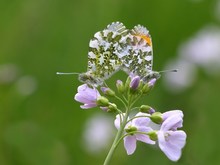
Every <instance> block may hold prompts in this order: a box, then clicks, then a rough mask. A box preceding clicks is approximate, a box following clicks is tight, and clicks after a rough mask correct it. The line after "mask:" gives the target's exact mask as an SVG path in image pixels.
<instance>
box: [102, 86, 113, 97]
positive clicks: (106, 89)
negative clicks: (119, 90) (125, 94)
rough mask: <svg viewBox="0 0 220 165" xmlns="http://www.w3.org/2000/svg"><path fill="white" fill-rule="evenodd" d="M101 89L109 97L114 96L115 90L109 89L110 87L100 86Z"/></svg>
mask: <svg viewBox="0 0 220 165" xmlns="http://www.w3.org/2000/svg"><path fill="white" fill-rule="evenodd" d="M101 91H102V92H103V93H104V94H105V95H106V96H111V97H114V96H115V92H114V91H113V90H111V89H110V88H106V87H101Z"/></svg>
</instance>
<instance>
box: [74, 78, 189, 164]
mask: <svg viewBox="0 0 220 165" xmlns="http://www.w3.org/2000/svg"><path fill="white" fill-rule="evenodd" d="M155 83H156V79H155V78H153V79H151V80H149V81H148V82H145V81H142V79H141V78H140V77H139V76H129V77H128V78H127V80H126V82H125V83H124V82H122V81H121V80H118V81H117V82H116V88H117V91H118V92H117V93H118V94H120V97H119V96H117V94H116V92H115V91H113V90H112V89H110V88H108V87H101V88H100V90H101V91H102V93H103V96H102V95H101V94H100V93H101V92H99V91H98V89H96V88H95V87H91V86H89V85H87V84H83V85H81V86H79V87H78V93H77V94H76V95H75V100H76V101H78V102H81V103H83V104H84V105H81V108H82V109H88V108H93V107H100V108H101V109H102V110H103V111H106V112H112V113H116V119H115V121H114V125H115V127H116V128H117V129H118V133H117V135H116V138H115V140H114V142H113V144H112V147H111V149H110V151H109V154H108V155H107V158H106V161H105V163H104V164H108V163H107V162H108V161H109V160H110V158H111V157H112V154H113V152H114V150H115V149H116V147H117V145H118V143H119V142H120V141H121V140H122V139H123V140H124V147H125V150H126V152H127V154H128V155H131V154H133V153H134V152H135V150H136V142H137V141H141V142H144V143H146V144H150V145H155V144H158V146H159V148H160V149H161V150H162V151H163V152H164V154H165V155H166V156H167V157H168V158H169V159H170V160H172V161H177V160H179V158H180V157H181V153H182V148H183V147H184V146H185V143H186V133H185V132H184V131H182V130H178V129H179V128H181V127H182V126H183V112H182V111H181V110H171V111H167V112H165V113H160V112H157V111H155V110H154V109H153V108H152V107H151V106H149V105H141V106H140V107H135V108H133V107H134V104H135V103H136V101H137V100H138V99H139V98H140V97H141V96H144V95H146V94H148V93H149V92H150V91H151V89H152V88H153V87H154V85H155ZM111 97H114V98H116V99H118V100H119V101H120V102H121V103H122V104H123V105H124V107H125V110H124V111H123V110H121V109H119V108H118V106H117V105H116V104H115V103H112V102H111V101H109V100H110V98H111ZM131 112H132V113H131ZM134 112H135V113H134ZM131 114H136V115H131Z"/></svg>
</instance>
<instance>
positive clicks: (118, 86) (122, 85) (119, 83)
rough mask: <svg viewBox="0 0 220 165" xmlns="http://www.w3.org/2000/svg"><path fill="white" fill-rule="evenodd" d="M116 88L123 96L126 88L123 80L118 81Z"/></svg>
mask: <svg viewBox="0 0 220 165" xmlns="http://www.w3.org/2000/svg"><path fill="white" fill-rule="evenodd" d="M116 87H117V89H118V92H119V93H121V94H123V93H124V91H125V87H124V84H123V82H122V81H121V80H117V81H116Z"/></svg>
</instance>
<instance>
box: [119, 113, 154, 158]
mask: <svg viewBox="0 0 220 165" xmlns="http://www.w3.org/2000/svg"><path fill="white" fill-rule="evenodd" d="M138 116H141V117H139V118H135V119H133V120H131V121H129V122H128V123H127V124H126V126H125V132H126V133H127V136H125V137H124V147H125V150H126V151H127V154H128V155H131V154H133V153H134V151H135V150H136V142H137V141H142V142H144V143H147V144H155V141H153V140H151V139H150V138H149V136H148V135H146V134H141V132H142V133H148V132H150V131H152V129H151V128H150V127H147V125H148V123H149V122H150V119H149V118H148V117H147V114H146V113H141V112H139V113H138V114H136V116H135V117H138ZM144 116H146V117H144ZM123 117H124V114H123V115H121V116H119V115H117V116H116V119H115V127H116V128H117V129H119V128H120V123H121V122H120V121H121V120H120V119H121V118H122V120H123ZM128 120H129V118H128Z"/></svg>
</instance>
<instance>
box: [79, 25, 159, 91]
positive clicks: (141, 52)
mask: <svg viewBox="0 0 220 165" xmlns="http://www.w3.org/2000/svg"><path fill="white" fill-rule="evenodd" d="M152 66H153V48H152V39H151V36H150V34H149V31H148V30H147V29H146V28H145V27H144V26H141V25H137V26H135V27H134V28H133V29H132V30H128V29H126V27H125V26H124V25H123V24H122V23H120V22H113V23H111V24H109V25H108V26H107V28H105V29H104V30H102V31H99V32H97V33H95V35H94V37H93V38H92V39H91V40H90V42H89V52H88V68H87V72H85V73H81V74H79V80H80V81H81V82H83V83H86V84H88V85H91V86H95V87H97V86H99V85H102V84H103V82H104V81H105V80H106V79H108V78H109V77H111V76H112V75H113V74H114V73H116V72H117V71H119V70H123V71H125V72H126V73H127V74H128V75H130V74H132V75H138V76H140V77H141V78H142V80H143V81H144V82H148V81H149V80H150V79H152V78H156V79H158V78H159V77H160V73H159V72H155V71H152Z"/></svg>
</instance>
